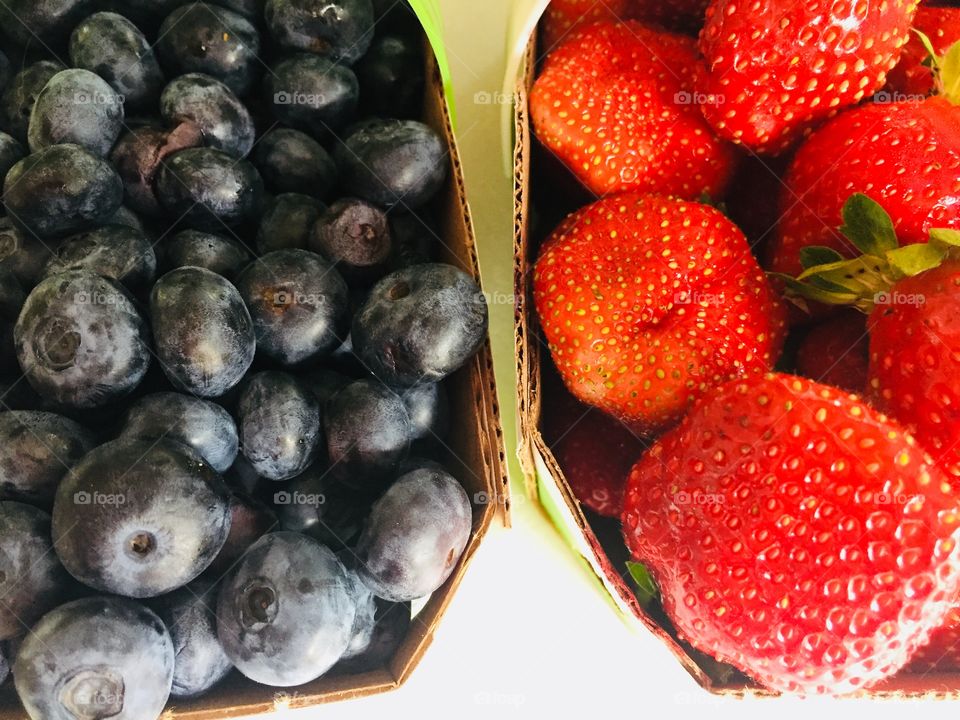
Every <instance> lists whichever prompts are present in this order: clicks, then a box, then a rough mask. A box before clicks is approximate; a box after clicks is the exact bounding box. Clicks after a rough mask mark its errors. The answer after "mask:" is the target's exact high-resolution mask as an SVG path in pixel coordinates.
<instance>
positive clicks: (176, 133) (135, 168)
mask: <svg viewBox="0 0 960 720" xmlns="http://www.w3.org/2000/svg"><path fill="white" fill-rule="evenodd" d="M202 144H203V133H202V132H201V131H200V128H199V127H197V126H196V125H194V124H193V123H181V124H179V125H177V126H176V127H175V128H174V129H173V130H164V129H161V128H159V127H153V126H150V125H145V126H142V127H137V128H133V129H131V130H130V131H128V132H127V133H125V134H124V135H122V136H121V137H120V140H118V141H117V144H116V146H115V147H114V148H113V152H112V153H111V154H110V160H111V162H113V165H114V167H116V169H117V172H118V173H119V174H120V178H121V179H122V180H123V188H124V192H125V194H126V201H127V202H128V203H129V204H130V207H132V208H133V209H134V210H136V211H137V212H138V213H142V214H144V215H148V216H150V217H158V216H160V215H162V214H163V212H164V210H163V207H162V206H161V205H160V201H159V200H158V199H157V194H156V190H155V189H154V179H155V178H156V176H157V173H158V172H159V171H160V167H161V164H162V163H163V161H164V160H166V159H167V158H168V157H169V156H170V155H173V154H174V153H177V152H180V151H181V150H186V149H187V148H193V147H198V146H200V145H202Z"/></svg>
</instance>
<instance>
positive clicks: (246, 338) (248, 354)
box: [150, 267, 256, 398]
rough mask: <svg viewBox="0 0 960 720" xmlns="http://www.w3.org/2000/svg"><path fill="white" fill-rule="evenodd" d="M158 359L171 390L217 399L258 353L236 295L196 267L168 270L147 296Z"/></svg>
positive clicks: (217, 277) (250, 325)
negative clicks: (173, 388) (172, 387)
mask: <svg viewBox="0 0 960 720" xmlns="http://www.w3.org/2000/svg"><path fill="white" fill-rule="evenodd" d="M150 313H151V316H152V319H153V336H154V340H155V343H156V349H157V357H158V358H159V359H160V364H161V367H162V368H163V372H164V373H165V374H166V376H167V377H168V378H169V379H170V382H172V383H173V384H174V386H175V387H177V388H179V389H182V390H186V391H187V392H190V393H192V394H194V395H199V396H200V397H207V398H209V397H219V396H220V395H223V394H224V393H225V392H227V391H228V390H229V389H230V388H232V387H233V386H235V385H236V384H237V383H238V382H240V379H241V378H242V377H243V376H244V374H245V373H246V372H247V370H248V369H249V367H250V365H251V363H252V362H253V356H254V353H255V352H256V336H255V335H254V331H253V322H252V321H251V319H250V313H249V312H247V308H246V307H245V306H244V304H243V300H242V299H241V298H240V294H239V293H238V292H237V289H236V288H235V287H234V286H233V285H231V284H230V283H229V282H228V281H227V280H226V279H224V278H223V277H222V276H220V275H217V274H216V273H214V272H211V271H209V270H205V269H203V268H197V267H184V268H178V269H177V270H172V271H171V272H169V273H167V274H166V275H164V276H163V277H162V278H160V279H159V280H158V281H157V283H156V285H154V287H153V292H152V293H151V294H150Z"/></svg>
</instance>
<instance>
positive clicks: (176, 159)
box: [156, 148, 263, 232]
mask: <svg viewBox="0 0 960 720" xmlns="http://www.w3.org/2000/svg"><path fill="white" fill-rule="evenodd" d="M156 190H157V196H158V197H159V198H160V203H161V204H162V205H163V207H164V208H165V209H166V211H167V212H168V213H169V214H170V215H171V216H173V217H174V218H179V219H180V222H181V223H182V224H184V225H185V226H187V227H191V228H193V229H195V230H207V231H210V232H220V231H222V230H223V228H224V225H239V224H240V223H243V222H248V221H251V220H253V218H254V217H256V216H257V215H258V214H259V213H260V206H261V203H262V200H263V180H261V179H260V174H259V173H258V172H257V169H256V168H255V167H254V166H253V165H251V164H250V163H248V162H247V161H245V160H239V161H238V160H237V159H236V158H234V157H233V156H231V155H228V154H227V153H225V152H222V151H220V150H214V149H213V148H191V149H189V150H181V151H180V152H178V153H175V154H174V155H171V156H170V157H169V158H167V159H166V160H165V161H164V162H163V165H162V168H161V170H160V173H159V175H158V177H157V181H156Z"/></svg>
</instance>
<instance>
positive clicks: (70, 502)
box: [53, 438, 230, 598]
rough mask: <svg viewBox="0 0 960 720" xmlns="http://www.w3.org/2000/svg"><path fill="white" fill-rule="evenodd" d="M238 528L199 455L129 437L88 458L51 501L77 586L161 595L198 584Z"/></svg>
mask: <svg viewBox="0 0 960 720" xmlns="http://www.w3.org/2000/svg"><path fill="white" fill-rule="evenodd" d="M229 531H230V496H229V492H228V490H227V487H226V485H225V484H224V483H223V480H222V479H221V477H220V476H219V475H218V474H217V473H216V472H215V471H214V470H213V468H211V467H210V465H209V464H208V463H206V462H205V461H204V459H203V458H202V457H200V456H199V455H198V454H197V453H195V452H194V451H193V450H192V449H191V448H189V447H188V446H186V445H183V444H181V443H177V442H174V441H172V440H136V439H131V438H121V439H119V440H114V441H112V442H108V443H106V444H104V445H101V446H99V447H98V448H96V449H94V450H93V451H92V452H90V453H88V454H87V456H86V457H84V458H83V460H81V461H80V462H79V463H78V464H77V465H76V466H74V468H73V470H72V471H71V472H70V473H68V474H67V475H66V477H64V479H63V480H62V481H61V482H60V486H59V487H58V488H57V497H56V500H55V501H54V504H53V537H54V547H55V549H56V551H57V555H58V556H59V558H60V562H62V563H63V566H64V567H65V568H66V569H67V571H68V572H69V573H70V574H71V575H73V576H74V577H75V578H76V579H77V580H79V581H80V582H82V583H84V584H85V585H88V586H90V587H92V588H95V589H97V590H101V591H103V592H109V593H113V594H116V595H126V596H128V597H140V598H144V597H156V596H157V595H162V594H164V593H168V592H170V591H171V590H175V589H176V588H179V587H182V586H183V585H185V584H186V583H188V582H190V581H191V580H193V579H194V578H195V577H197V576H198V575H199V574H200V573H201V572H203V571H204V570H205V569H206V568H207V566H209V565H210V563H211V562H213V559H214V558H215V557H216V556H217V553H218V552H220V548H222V547H223V544H224V542H225V541H226V539H227V534H228V533H229Z"/></svg>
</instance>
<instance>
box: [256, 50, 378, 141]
mask: <svg viewBox="0 0 960 720" xmlns="http://www.w3.org/2000/svg"><path fill="white" fill-rule="evenodd" d="M265 82H266V89H267V96H268V97H267V102H268V103H269V104H270V107H271V108H273V114H274V117H276V118H277V120H279V121H280V122H282V123H284V124H285V125H289V126H291V127H293V128H296V129H298V130H303V131H304V132H308V133H310V134H311V135H313V136H314V137H315V138H325V137H328V136H329V135H330V134H331V133H332V132H336V131H338V130H339V129H340V128H342V127H345V126H346V125H347V123H349V122H350V121H351V120H352V119H353V115H354V113H355V112H356V109H357V103H358V101H359V97H360V86H359V84H358V83H357V77H356V75H354V74H353V72H352V71H351V70H350V68H348V67H344V66H342V65H337V64H335V63H333V62H331V61H330V60H329V59H327V58H325V57H320V56H319V55H310V54H309V53H299V54H297V55H294V56H292V57H289V58H287V59H285V60H282V61H281V62H280V63H278V64H277V65H276V66H274V67H273V70H272V72H270V73H269V74H268V75H267V77H266V81H265Z"/></svg>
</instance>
